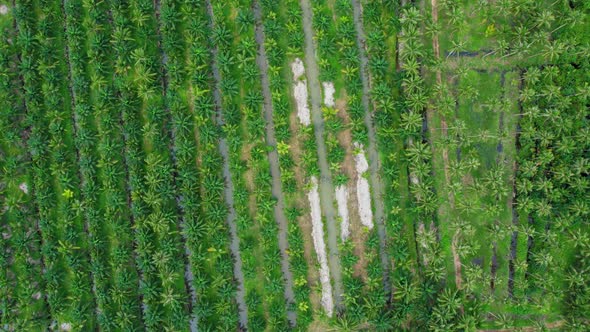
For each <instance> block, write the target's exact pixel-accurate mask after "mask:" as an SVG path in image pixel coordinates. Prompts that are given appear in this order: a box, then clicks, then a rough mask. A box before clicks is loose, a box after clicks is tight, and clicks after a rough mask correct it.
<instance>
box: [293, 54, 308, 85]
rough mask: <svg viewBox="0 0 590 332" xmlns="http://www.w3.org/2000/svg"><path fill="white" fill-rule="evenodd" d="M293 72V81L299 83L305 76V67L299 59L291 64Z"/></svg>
mask: <svg viewBox="0 0 590 332" xmlns="http://www.w3.org/2000/svg"><path fill="white" fill-rule="evenodd" d="M291 71H292V72H293V81H297V80H298V79H299V77H301V76H303V74H305V66H304V65H303V61H301V59H299V58H296V59H295V60H294V61H293V62H292V63H291Z"/></svg>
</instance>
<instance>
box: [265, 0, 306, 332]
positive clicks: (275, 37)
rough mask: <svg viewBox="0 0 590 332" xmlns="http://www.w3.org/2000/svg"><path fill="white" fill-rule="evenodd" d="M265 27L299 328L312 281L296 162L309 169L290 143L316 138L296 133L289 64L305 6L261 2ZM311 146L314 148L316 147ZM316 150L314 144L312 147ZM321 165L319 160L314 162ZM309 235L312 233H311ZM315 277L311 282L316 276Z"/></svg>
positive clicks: (299, 47)
mask: <svg viewBox="0 0 590 332" xmlns="http://www.w3.org/2000/svg"><path fill="white" fill-rule="evenodd" d="M260 5H261V10H262V18H263V20H262V21H263V22H264V31H265V37H266V40H265V45H266V47H265V49H266V53H267V58H268V62H269V73H268V74H269V81H270V89H271V93H272V106H273V120H274V125H275V135H276V140H277V150H278V154H279V167H280V171H281V182H282V188H283V194H284V197H285V205H286V207H285V208H286V211H285V214H286V217H287V222H288V233H287V239H288V243H289V253H288V255H289V257H288V258H289V263H290V267H291V270H292V274H293V292H294V296H295V303H294V304H293V306H294V308H290V309H294V310H295V312H296V313H297V325H296V328H297V329H298V330H302V331H303V330H306V328H307V326H308V325H309V323H310V322H311V321H312V319H313V308H312V307H311V303H310V293H311V288H312V287H313V284H312V283H310V281H309V280H308V268H309V267H308V262H307V261H306V258H305V255H304V236H303V234H302V228H300V226H299V221H300V219H299V218H300V216H301V214H302V213H305V212H303V211H302V208H303V207H302V206H299V205H298V204H299V201H301V198H302V197H303V195H304V193H305V192H306V191H307V190H305V188H303V187H300V186H299V185H298V183H297V180H296V178H295V174H296V172H297V170H296V169H295V168H296V167H299V168H300V170H299V171H301V169H304V170H307V169H308V167H307V165H296V164H295V159H294V156H293V154H292V153H291V145H290V143H291V142H292V140H293V139H298V140H299V141H300V142H301V141H306V140H307V141H309V140H311V141H313V136H312V135H311V133H310V132H307V133H299V135H295V136H294V135H293V134H296V133H293V132H292V131H291V128H290V127H291V126H295V127H297V126H296V125H294V124H291V123H290V116H291V113H292V110H293V109H294V101H293V100H292V98H291V97H290V96H291V94H292V82H291V80H292V78H291V77H292V73H291V68H290V63H291V62H292V61H293V59H294V57H295V56H298V57H302V53H303V29H302V26H301V24H302V23H301V9H300V7H299V2H298V1H296V0H288V1H283V2H280V3H279V2H277V1H260ZM312 148H313V147H312ZM311 151H312V152H315V148H313V149H312V150H311ZM315 165H317V163H315ZM307 236H311V234H307ZM312 282H313V281H312Z"/></svg>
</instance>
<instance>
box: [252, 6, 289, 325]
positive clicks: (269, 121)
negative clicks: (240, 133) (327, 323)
mask: <svg viewBox="0 0 590 332" xmlns="http://www.w3.org/2000/svg"><path fill="white" fill-rule="evenodd" d="M254 18H255V20H256V27H255V33H256V43H257V44H258V53H257V55H256V63H257V64H258V68H260V76H261V80H262V82H261V83H262V95H263V98H264V104H263V108H264V120H265V121H266V126H265V130H266V144H267V146H270V147H272V150H269V151H268V161H269V163H270V174H271V176H272V182H271V192H272V196H273V198H274V199H276V204H275V205H274V217H275V220H276V222H277V224H278V227H279V232H278V233H279V234H278V235H279V250H280V252H281V271H282V273H283V278H284V279H285V300H286V301H287V318H288V319H289V324H290V325H291V326H295V325H296V323H297V314H296V312H295V311H294V310H292V309H289V308H291V306H292V305H293V304H295V294H294V293H293V273H291V268H290V266H289V256H288V254H287V252H288V250H289V242H288V241H287V232H288V228H287V227H288V226H287V217H286V216H285V198H284V196H283V189H282V184H281V171H280V168H279V154H278V152H277V139H276V135H275V125H274V121H273V107H272V93H271V91H270V81H269V79H268V59H267V57H266V49H265V47H264V41H265V39H266V38H265V35H264V27H263V25H262V12H261V9H260V5H259V3H258V1H256V0H255V1H254Z"/></svg>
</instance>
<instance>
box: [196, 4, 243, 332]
mask: <svg viewBox="0 0 590 332" xmlns="http://www.w3.org/2000/svg"><path fill="white" fill-rule="evenodd" d="M206 5H207V14H208V15H209V20H210V21H209V24H210V28H211V31H213V30H215V16H214V14H213V6H212V4H211V0H206ZM212 44H213V42H212ZM218 52H219V50H218V49H217V46H213V45H212V47H211V56H212V59H211V61H212V65H211V68H212V71H213V79H214V82H215V86H214V89H213V99H214V102H215V122H216V124H217V125H218V126H220V127H221V126H223V125H224V120H223V110H222V100H221V87H220V85H221V73H220V72H219V64H218V63H217V54H218ZM219 153H220V154H221V157H222V159H223V168H222V170H223V178H224V181H225V187H224V189H223V191H224V196H225V201H226V203H227V208H228V214H227V219H226V221H227V224H228V226H229V232H230V237H231V239H230V251H231V253H232V256H233V257H234V277H235V278H236V281H237V284H238V285H237V292H236V301H237V303H238V315H239V323H240V326H241V327H242V328H243V329H245V328H246V327H247V326H248V309H247V306H246V290H245V289H244V273H243V272H242V257H241V254H240V239H239V238H238V230H237V226H236V209H235V208H234V184H233V181H232V176H231V172H230V170H229V147H228V145H227V140H226V139H225V138H224V137H220V138H219Z"/></svg>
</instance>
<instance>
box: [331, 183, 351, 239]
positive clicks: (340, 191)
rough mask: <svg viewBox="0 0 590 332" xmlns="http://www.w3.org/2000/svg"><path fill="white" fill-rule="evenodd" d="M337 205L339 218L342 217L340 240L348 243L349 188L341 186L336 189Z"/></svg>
mask: <svg viewBox="0 0 590 332" xmlns="http://www.w3.org/2000/svg"><path fill="white" fill-rule="evenodd" d="M335 194H336V205H337V206H338V216H339V217H340V238H341V239H342V241H346V239H347V238H348V236H349V235H350V221H349V220H348V188H346V186H345V185H340V186H338V187H337V188H336V189H335Z"/></svg>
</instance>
